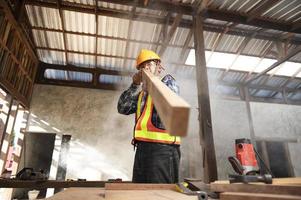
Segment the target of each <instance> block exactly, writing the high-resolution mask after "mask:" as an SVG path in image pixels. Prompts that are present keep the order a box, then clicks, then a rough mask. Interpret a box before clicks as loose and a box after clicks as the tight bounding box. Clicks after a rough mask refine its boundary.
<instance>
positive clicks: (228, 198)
mask: <svg viewBox="0 0 301 200" xmlns="http://www.w3.org/2000/svg"><path fill="white" fill-rule="evenodd" d="M258 199H262V200H278V199H279V200H297V199H301V196H295V195H293V194H291V195H279V194H263V193H243V192H224V193H221V194H220V200H258Z"/></svg>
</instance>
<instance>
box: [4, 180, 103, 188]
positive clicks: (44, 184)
mask: <svg viewBox="0 0 301 200" xmlns="http://www.w3.org/2000/svg"><path fill="white" fill-rule="evenodd" d="M105 183H106V181H56V180H46V181H21V180H14V179H1V180H0V187H1V188H35V189H42V188H69V187H104V186H105Z"/></svg>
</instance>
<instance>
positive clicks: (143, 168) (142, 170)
mask: <svg viewBox="0 0 301 200" xmlns="http://www.w3.org/2000/svg"><path fill="white" fill-rule="evenodd" d="M136 68H137V70H138V72H137V73H136V74H134V76H133V83H132V84H131V86H130V87H129V88H128V89H127V90H126V91H124V92H123V93H122V94H121V96H120V98H119V101H118V112H119V113H121V114H124V115H129V114H132V113H136V118H135V128H134V136H133V140H132V144H133V145H134V146H135V147H136V148H137V150H136V155H135V163H134V169H133V182H135V183H176V182H178V176H179V175H178V172H179V162H180V137H176V136H171V135H170V134H169V133H168V132H167V131H166V130H165V128H164V126H163V124H162V122H161V120H160V117H159V115H158V113H157V111H156V108H155V107H154V104H153V102H152V97H151V96H150V95H148V93H147V91H144V90H141V89H139V88H140V85H141V82H142V69H146V70H148V71H150V72H151V73H152V74H154V75H155V76H158V77H159V76H160V74H161V72H162V71H163V70H164V68H163V67H162V65H161V59H160V57H159V56H158V55H157V54H156V53H155V52H153V51H150V50H146V49H142V50H141V52H140V53H139V55H138V57H137V64H136ZM162 82H163V83H165V84H166V85H167V86H168V87H169V88H170V89H171V90H173V91H174V92H176V93H178V92H179V87H178V86H177V85H176V82H175V79H174V78H173V77H172V76H171V75H166V76H164V77H163V78H162Z"/></svg>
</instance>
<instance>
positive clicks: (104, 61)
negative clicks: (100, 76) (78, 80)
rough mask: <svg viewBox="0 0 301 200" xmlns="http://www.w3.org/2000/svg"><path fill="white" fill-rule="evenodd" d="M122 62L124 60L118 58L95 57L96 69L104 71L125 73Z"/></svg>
mask: <svg viewBox="0 0 301 200" xmlns="http://www.w3.org/2000/svg"><path fill="white" fill-rule="evenodd" d="M123 60H124V59H120V58H112V57H104V56H102V57H100V56H97V67H101V68H104V69H114V70H121V71H127V70H126V68H125V67H124V66H123Z"/></svg>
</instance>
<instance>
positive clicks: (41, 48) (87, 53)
mask: <svg viewBox="0 0 301 200" xmlns="http://www.w3.org/2000/svg"><path fill="white" fill-rule="evenodd" d="M36 48H37V49H40V50H48V51H59V52H65V50H64V49H56V48H50V47H36ZM66 51H67V52H68V53H74V54H81V55H89V56H100V57H108V58H119V59H123V58H125V57H123V56H114V55H106V54H99V53H97V54H95V53H90V52H83V51H73V50H66ZM126 59H129V60H135V58H131V57H126Z"/></svg>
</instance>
